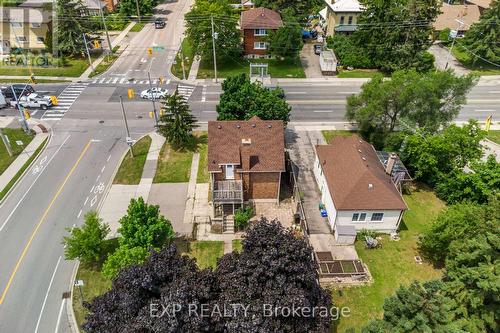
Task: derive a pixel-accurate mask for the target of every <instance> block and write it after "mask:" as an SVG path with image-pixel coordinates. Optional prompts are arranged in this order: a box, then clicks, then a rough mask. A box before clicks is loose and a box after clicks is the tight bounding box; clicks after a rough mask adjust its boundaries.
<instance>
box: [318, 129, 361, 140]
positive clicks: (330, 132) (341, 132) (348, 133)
mask: <svg viewBox="0 0 500 333" xmlns="http://www.w3.org/2000/svg"><path fill="white" fill-rule="evenodd" d="M321 133H322V134H323V138H325V141H326V143H330V140H331V139H332V138H333V137H334V136H351V135H353V134H355V133H356V132H355V131H346V130H328V131H321Z"/></svg>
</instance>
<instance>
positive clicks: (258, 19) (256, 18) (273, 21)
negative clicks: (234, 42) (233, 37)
mask: <svg viewBox="0 0 500 333" xmlns="http://www.w3.org/2000/svg"><path fill="white" fill-rule="evenodd" d="M240 26H241V29H278V28H280V27H281V26H283V22H282V21H281V17H280V14H279V13H277V12H275V11H274V10H271V9H267V8H263V7H259V8H254V9H250V10H247V11H244V12H242V13H241V24H240Z"/></svg>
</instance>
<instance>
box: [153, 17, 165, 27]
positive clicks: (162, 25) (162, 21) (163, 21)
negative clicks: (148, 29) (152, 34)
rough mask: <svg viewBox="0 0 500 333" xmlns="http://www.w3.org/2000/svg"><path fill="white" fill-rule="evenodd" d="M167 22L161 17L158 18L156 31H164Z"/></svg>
mask: <svg viewBox="0 0 500 333" xmlns="http://www.w3.org/2000/svg"><path fill="white" fill-rule="evenodd" d="M165 25H166V23H165V20H164V19H162V18H161V17H158V18H156V19H155V29H163V28H165Z"/></svg>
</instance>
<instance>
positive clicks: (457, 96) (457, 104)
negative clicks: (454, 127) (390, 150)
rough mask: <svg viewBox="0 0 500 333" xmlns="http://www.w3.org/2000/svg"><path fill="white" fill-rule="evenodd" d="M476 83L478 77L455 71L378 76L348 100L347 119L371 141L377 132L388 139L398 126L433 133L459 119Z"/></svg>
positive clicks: (399, 72) (412, 72) (400, 72)
mask: <svg viewBox="0 0 500 333" xmlns="http://www.w3.org/2000/svg"><path fill="white" fill-rule="evenodd" d="M475 82H476V79H475V77H474V76H463V77H458V76H455V75H454V74H453V73H452V72H451V71H437V72H430V73H418V72H416V71H413V70H412V71H397V72H395V73H394V74H393V75H392V78H391V79H390V80H385V79H384V78H383V77H382V75H377V76H375V77H374V78H373V79H371V80H370V81H369V82H367V83H365V84H363V86H362V87H361V92H360V93H359V94H357V95H352V96H350V97H348V98H347V111H346V118H347V119H348V120H350V121H355V122H357V123H358V125H359V127H360V130H361V133H362V134H363V135H364V136H365V137H366V138H368V139H369V137H368V136H369V135H370V134H371V133H373V132H378V133H382V135H383V136H386V135H388V134H389V133H390V132H393V131H394V130H395V129H396V127H400V129H402V130H407V129H408V128H412V129H413V128H415V129H416V128H420V129H424V130H425V131H426V132H430V133H433V132H435V131H436V130H437V129H439V128H440V127H441V126H443V125H447V124H448V123H450V122H451V121H452V120H453V119H455V117H456V116H457V115H458V113H459V112H460V109H461V106H462V105H463V104H465V102H466V94H467V93H468V92H469V90H470V89H471V88H472V86H473V85H474V84H475Z"/></svg>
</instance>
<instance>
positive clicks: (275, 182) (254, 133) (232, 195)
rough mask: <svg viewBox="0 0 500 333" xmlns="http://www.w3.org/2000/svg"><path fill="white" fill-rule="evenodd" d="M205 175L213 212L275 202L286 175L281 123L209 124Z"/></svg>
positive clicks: (212, 122) (254, 121)
mask: <svg viewBox="0 0 500 333" xmlns="http://www.w3.org/2000/svg"><path fill="white" fill-rule="evenodd" d="M208 172H209V173H210V183H211V191H212V200H213V203H214V212H215V215H217V212H218V211H220V212H222V211H224V209H227V208H229V209H230V210H233V211H234V208H235V207H236V208H238V207H240V206H242V205H243V203H245V202H249V201H253V202H255V201H263V202H278V201H279V193H280V180H281V173H282V172H285V135H284V125H283V122H282V121H281V120H261V119H260V118H258V117H253V118H251V119H250V120H247V121H240V120H234V121H209V122H208Z"/></svg>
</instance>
